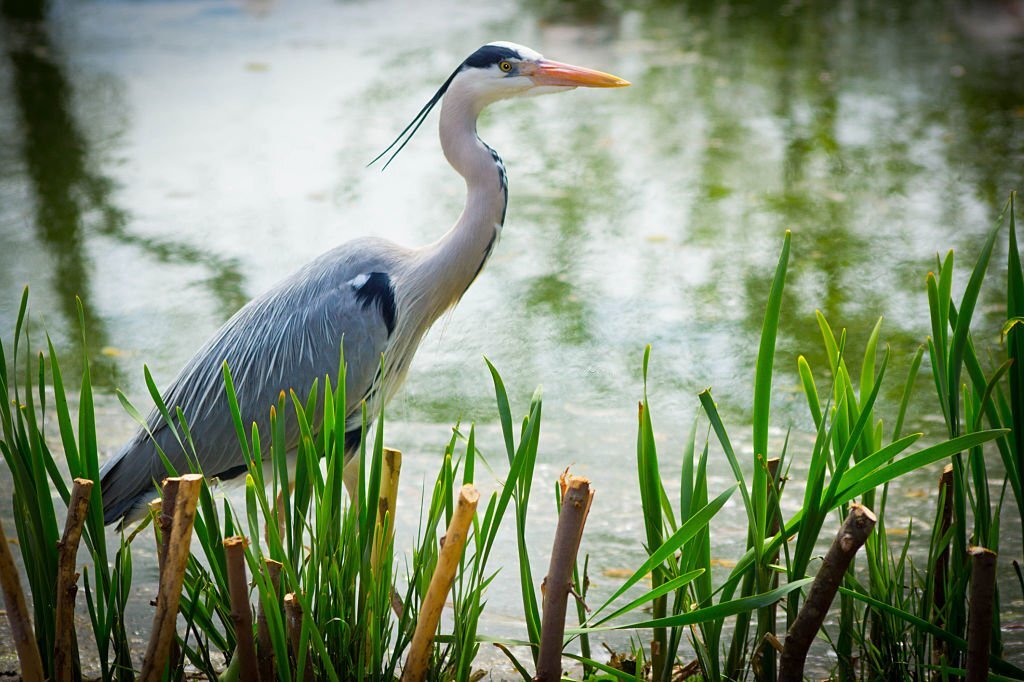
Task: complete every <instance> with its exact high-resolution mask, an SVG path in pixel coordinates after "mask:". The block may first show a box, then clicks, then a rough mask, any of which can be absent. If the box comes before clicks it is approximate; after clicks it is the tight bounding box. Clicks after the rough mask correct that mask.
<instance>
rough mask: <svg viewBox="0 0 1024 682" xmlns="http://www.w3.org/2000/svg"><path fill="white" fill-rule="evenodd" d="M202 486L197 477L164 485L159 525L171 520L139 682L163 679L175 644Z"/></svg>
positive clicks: (165, 537)
mask: <svg viewBox="0 0 1024 682" xmlns="http://www.w3.org/2000/svg"><path fill="white" fill-rule="evenodd" d="M168 483H170V484H172V487H171V490H173V491H174V496H173V497H174V507H173V510H172V511H171V512H170V514H168V506H167V504H166V500H167V484H168ZM202 485H203V477H202V475H200V474H186V475H184V476H181V477H179V478H176V479H174V478H171V479H167V480H166V481H165V482H164V490H165V492H164V500H165V504H164V506H163V514H162V516H161V525H163V519H164V517H166V516H168V515H170V517H171V524H170V527H169V528H168V532H167V534H166V535H164V541H163V544H164V545H166V549H165V552H166V554H165V557H164V570H163V572H162V574H161V575H160V586H159V589H158V590H157V599H156V612H155V613H154V614H153V629H152V632H150V636H149V644H148V645H147V647H146V656H145V658H144V659H143V661H142V673H141V674H140V678H141V679H142V681H143V682H159V680H160V679H161V678H162V677H163V672H164V667H165V665H166V664H167V660H168V658H169V655H170V652H171V643H172V642H174V641H175V637H176V633H175V628H174V626H175V622H176V620H177V617H178V603H179V602H180V601H181V585H182V582H183V581H184V579H185V567H186V566H187V565H188V557H189V551H190V550H189V547H190V545H191V543H192V524H193V523H194V522H195V518H196V505H197V504H198V502H199V491H200V489H201V488H202ZM175 486H176V487H175Z"/></svg>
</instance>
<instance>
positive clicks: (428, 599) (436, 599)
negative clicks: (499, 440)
mask: <svg viewBox="0 0 1024 682" xmlns="http://www.w3.org/2000/svg"><path fill="white" fill-rule="evenodd" d="M479 501H480V493H478V492H477V490H476V488H474V487H473V486H472V485H469V484H466V485H464V486H462V489H461V490H459V498H458V501H457V503H456V505H455V513H454V514H452V520H451V523H449V524H448V531H447V532H446V533H445V534H444V538H443V539H442V540H441V552H440V554H439V555H438V557H437V567H436V568H435V569H434V575H433V576H431V578H430V586H429V587H428V588H427V594H426V596H425V597H424V598H423V605H422V606H421V607H420V613H419V619H418V620H417V621H416V631H415V632H414V633H413V636H412V644H410V646H409V656H408V657H407V658H406V659H405V668H403V670H402V682H420V681H421V680H423V679H425V678H426V676H427V668H428V666H429V665H430V651H431V647H432V646H433V644H434V634H435V633H436V632H437V624H438V623H439V622H440V620H441V611H442V609H444V602H445V600H446V599H447V598H448V591H449V590H450V589H451V587H452V581H453V580H454V579H455V571H456V570H457V569H458V567H459V560H460V559H461V558H462V549H463V547H465V545H466V538H467V537H468V535H469V528H470V526H471V525H472V523H473V516H474V514H476V505H477V502H479Z"/></svg>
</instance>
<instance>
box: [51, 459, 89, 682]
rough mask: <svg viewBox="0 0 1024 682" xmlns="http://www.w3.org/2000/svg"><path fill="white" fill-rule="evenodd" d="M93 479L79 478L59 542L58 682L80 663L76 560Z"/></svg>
mask: <svg viewBox="0 0 1024 682" xmlns="http://www.w3.org/2000/svg"><path fill="white" fill-rule="evenodd" d="M92 486H93V482H92V481H90V480H88V479H85V478H76V479H75V480H74V484H73V486H72V489H71V499H70V500H68V516H67V519H65V521H64V534H63V535H62V536H61V539H60V542H58V543H57V592H56V596H57V610H56V614H55V623H56V627H55V631H56V638H55V640H54V647H53V669H54V678H55V679H56V680H58V682H69V681H70V680H71V679H72V678H73V677H74V675H75V667H76V666H77V664H78V657H77V656H76V655H75V652H76V651H77V648H78V647H77V640H76V637H75V597H76V596H77V594H78V573H77V572H76V571H75V561H76V559H77V557H78V544H79V542H80V541H81V539H82V529H83V527H84V526H85V519H86V514H87V512H88V511H89V496H90V495H91V494H92Z"/></svg>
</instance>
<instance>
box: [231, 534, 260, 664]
mask: <svg viewBox="0 0 1024 682" xmlns="http://www.w3.org/2000/svg"><path fill="white" fill-rule="evenodd" d="M248 544H249V542H248V540H246V539H245V538H244V537H242V536H241V535H235V536H233V537H230V538H225V539H224V557H225V559H226V560H227V569H228V592H229V593H230V595H231V623H232V624H233V625H234V626H235V642H236V643H235V654H234V655H235V656H237V657H238V664H239V668H238V671H239V675H240V678H239V679H242V680H258V679H259V667H258V666H257V664H256V643H255V642H254V641H253V637H252V608H251V607H250V606H249V581H248V579H247V578H246V574H245V548H246V545H248Z"/></svg>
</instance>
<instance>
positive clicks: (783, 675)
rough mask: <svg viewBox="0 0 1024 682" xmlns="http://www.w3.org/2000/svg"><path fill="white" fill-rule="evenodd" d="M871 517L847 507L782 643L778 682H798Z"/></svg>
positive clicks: (861, 509)
mask: <svg viewBox="0 0 1024 682" xmlns="http://www.w3.org/2000/svg"><path fill="white" fill-rule="evenodd" d="M876 520H877V519H876V518H875V515H874V514H873V513H872V512H871V510H870V509H868V508H867V507H865V506H864V505H861V504H857V503H856V502H855V503H853V504H851V505H850V512H849V514H848V515H847V517H846V521H844V522H843V525H842V527H840V529H839V532H838V533H837V534H836V538H835V540H833V541H832V546H831V547H830V548H829V550H828V554H826V555H825V559H824V560H823V561H822V562H821V568H820V569H818V575H817V576H816V577H815V578H814V582H813V583H812V584H811V589H810V592H809V593H808V594H807V601H805V602H804V605H803V607H802V608H801V609H800V613H799V614H797V617H796V620H795V621H793V625H792V626H791V627H790V628H789V632H788V633H787V635H786V642H785V644H784V645H783V647H782V656H781V658H780V660H779V682H802V680H803V674H804V662H805V660H806V658H807V651H808V650H809V649H810V648H811V642H813V641H814V638H815V637H816V636H817V634H818V631H819V630H820V629H821V624H822V623H823V622H824V621H825V616H826V615H828V609H829V607H830V606H831V605H832V600H833V599H834V598H835V596H836V592H837V591H838V590H839V585H840V584H841V583H842V581H843V576H844V575H845V574H846V569H847V568H849V566H850V562H852V561H853V557H854V555H855V554H856V553H857V550H858V549H860V547H861V545H863V544H864V542H865V541H866V540H867V538H868V536H869V535H870V534H871V531H872V529H873V528H874V527H875V521H876Z"/></svg>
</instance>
